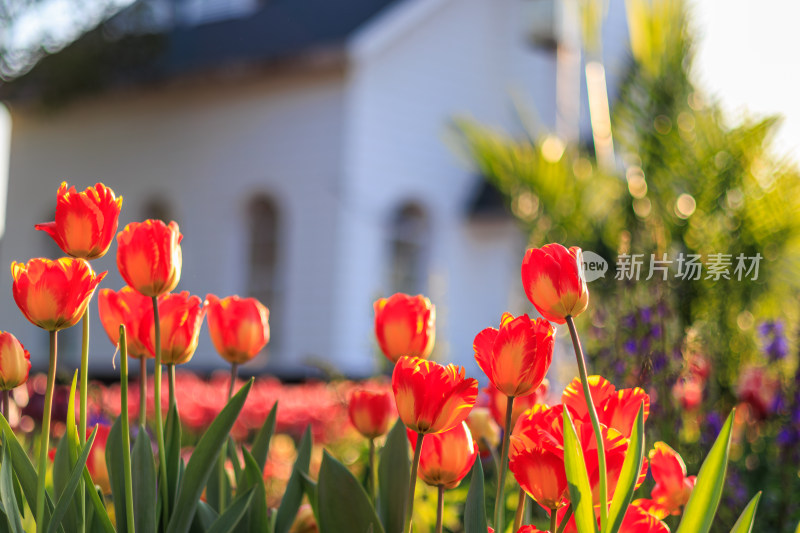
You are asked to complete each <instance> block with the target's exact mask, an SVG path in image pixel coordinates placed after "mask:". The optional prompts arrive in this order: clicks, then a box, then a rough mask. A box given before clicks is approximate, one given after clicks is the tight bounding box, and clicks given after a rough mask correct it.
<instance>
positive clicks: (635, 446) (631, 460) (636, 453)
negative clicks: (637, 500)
mask: <svg viewBox="0 0 800 533" xmlns="http://www.w3.org/2000/svg"><path fill="white" fill-rule="evenodd" d="M643 415H644V403H642V405H641V406H640V407H639V413H638V414H637V415H636V418H635V419H634V421H633V431H631V440H630V442H629V443H628V451H627V452H626V453H625V461H624V462H623V463H622V471H621V472H620V474H619V481H617V488H616V490H615V491H614V497H613V498H612V500H611V509H610V510H609V512H608V522H606V523H605V524H603V532H604V533H617V531H619V528H620V526H621V525H622V520H623V519H624V518H625V511H626V510H627V509H628V505H629V504H630V503H631V500H632V499H633V491H634V489H635V488H636V481H637V480H638V479H639V473H640V472H641V470H642V463H643V462H644V416H643Z"/></svg>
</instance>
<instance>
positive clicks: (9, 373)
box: [0, 331, 31, 416]
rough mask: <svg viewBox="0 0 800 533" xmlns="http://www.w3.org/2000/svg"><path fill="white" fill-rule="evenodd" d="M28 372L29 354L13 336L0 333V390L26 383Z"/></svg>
mask: <svg viewBox="0 0 800 533" xmlns="http://www.w3.org/2000/svg"><path fill="white" fill-rule="evenodd" d="M30 371H31V354H30V353H28V350H26V349H25V347H24V346H22V344H21V343H20V342H19V341H18V340H17V338H16V337H15V336H14V335H12V334H11V333H8V332H3V331H0V390H11V389H13V388H15V387H19V386H20V385H22V384H23V383H25V382H26V381H28V373H29V372H30ZM5 415H6V416H8V413H5Z"/></svg>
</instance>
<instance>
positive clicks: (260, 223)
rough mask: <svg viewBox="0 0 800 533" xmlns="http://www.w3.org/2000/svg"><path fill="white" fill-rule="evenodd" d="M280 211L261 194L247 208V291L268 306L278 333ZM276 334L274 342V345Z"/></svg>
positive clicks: (272, 342)
mask: <svg viewBox="0 0 800 533" xmlns="http://www.w3.org/2000/svg"><path fill="white" fill-rule="evenodd" d="M279 223H280V221H279V213H278V208H277V206H276V204H275V201H274V200H273V199H272V198H270V197H269V196H265V195H258V196H256V197H254V198H253V199H251V200H250V203H249V205H248V209H247V224H248V228H247V230H248V236H249V242H248V245H249V252H248V254H249V256H248V266H249V268H248V272H247V294H248V295H249V296H253V297H255V298H257V299H258V300H259V301H260V302H261V303H263V304H264V305H266V306H267V307H268V308H269V310H270V313H269V316H270V325H271V326H272V327H271V328H270V329H272V330H273V333H275V330H276V329H277V328H275V327H274V326H275V323H274V321H275V319H276V318H278V317H279V316H280V313H279V312H278V311H277V309H276V307H277V306H278V305H279V292H280V287H279V284H278V274H279V272H278V257H279V255H278V254H279V244H280V243H279ZM274 341H275V335H272V340H270V344H271V345H273V346H274V344H275V342H274Z"/></svg>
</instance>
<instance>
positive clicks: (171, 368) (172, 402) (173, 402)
mask: <svg viewBox="0 0 800 533" xmlns="http://www.w3.org/2000/svg"><path fill="white" fill-rule="evenodd" d="M167 376H168V377H169V408H170V409H172V408H173V407H174V408H175V411H176V412H177V411H178V403H177V402H178V400H177V399H176V398H175V390H176V386H175V363H170V364H168V365H167Z"/></svg>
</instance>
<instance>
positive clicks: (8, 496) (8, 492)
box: [0, 446, 24, 533]
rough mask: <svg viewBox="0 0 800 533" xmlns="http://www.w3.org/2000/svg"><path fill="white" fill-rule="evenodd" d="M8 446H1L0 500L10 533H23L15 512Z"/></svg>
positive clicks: (20, 522) (12, 476)
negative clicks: (2, 503)
mask: <svg viewBox="0 0 800 533" xmlns="http://www.w3.org/2000/svg"><path fill="white" fill-rule="evenodd" d="M8 448H9V446H3V464H2V466H0V500H2V501H3V502H4V503H5V504H6V506H5V507H4V508H3V511H4V512H5V515H6V519H7V520H8V527H9V530H10V531H11V532H12V533H24V531H23V529H22V520H21V519H20V515H19V513H18V512H17V504H16V497H15V495H14V473H13V471H12V470H13V469H12V466H11V454H10V452H9V451H8Z"/></svg>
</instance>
